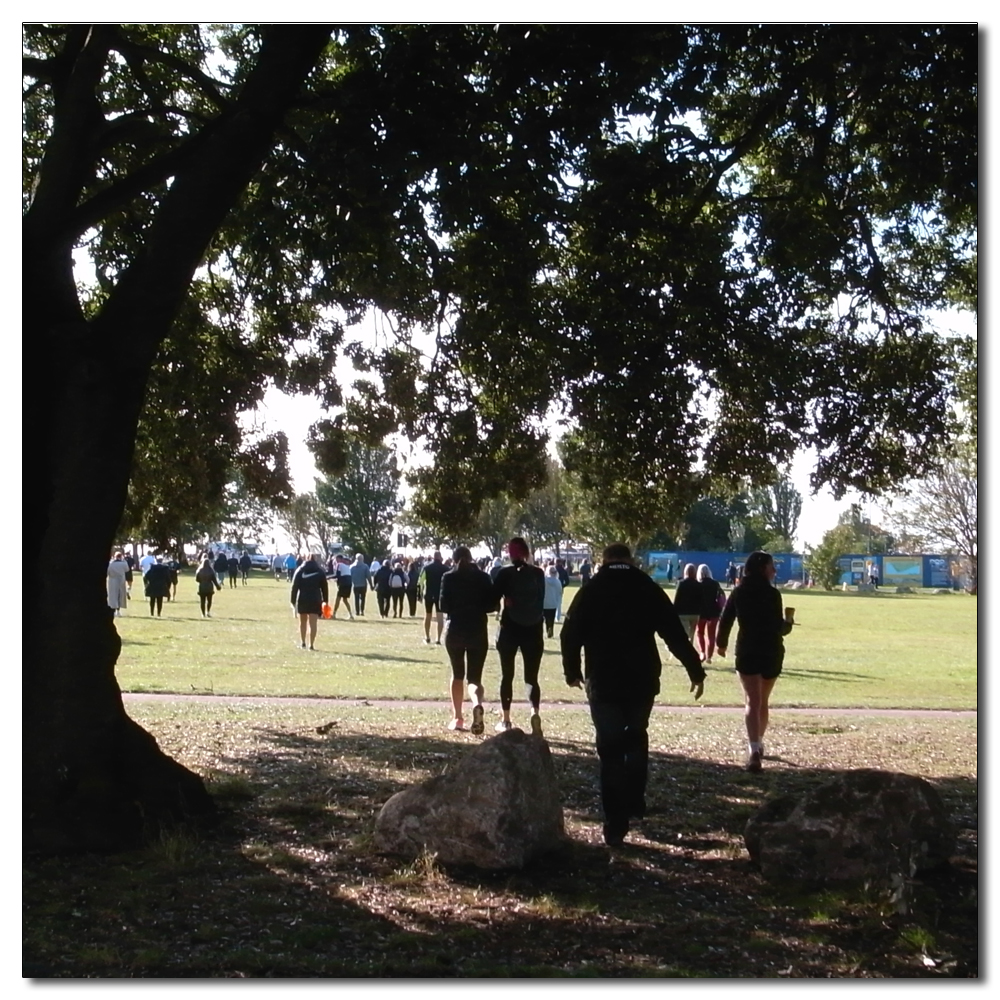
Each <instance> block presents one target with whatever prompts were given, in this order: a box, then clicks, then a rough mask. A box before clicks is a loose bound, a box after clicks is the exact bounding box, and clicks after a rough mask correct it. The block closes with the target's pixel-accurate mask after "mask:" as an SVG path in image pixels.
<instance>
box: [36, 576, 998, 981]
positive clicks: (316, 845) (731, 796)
mask: <svg viewBox="0 0 1000 1000" xmlns="http://www.w3.org/2000/svg"><path fill="white" fill-rule="evenodd" d="M179 589H180V599H179V600H178V601H177V602H176V603H174V604H170V605H167V606H166V607H165V610H164V616H163V617H162V618H159V619H156V618H152V619H151V618H150V617H149V615H148V609H147V608H146V607H145V606H144V605H143V604H142V602H141V601H139V600H137V601H135V602H134V603H133V605H132V607H131V609H130V612H129V614H128V615H127V616H125V617H123V618H122V619H119V620H118V621H117V625H118V628H119V631H120V633H121V635H122V639H123V647H122V654H121V658H120V660H119V663H118V668H117V669H118V678H119V682H120V684H121V686H122V688H123V689H124V690H125V691H131V692H178V693H181V694H187V695H190V694H192V693H195V692H196V693H199V694H208V693H214V694H216V695H222V694H230V695H285V696H291V695H302V696H315V695H321V696H326V697H327V698H328V699H329V700H313V701H310V702H305V703H299V702H295V701H293V700H291V699H289V698H280V697H275V698H269V699H266V700H264V701H262V702H257V701H241V700H229V699H224V698H205V699H193V698H178V699H170V698H165V699H159V698H156V699H142V698H131V697H130V698H128V700H127V710H128V712H129V714H130V715H131V716H132V717H133V718H134V719H136V720H137V721H138V722H139V723H140V724H141V725H143V726H144V727H145V728H146V729H147V730H148V731H149V732H150V733H151V734H152V735H153V736H154V737H155V738H156V740H157V742H158V744H159V745H160V747H161V748H162V749H163V750H164V751H165V752H166V753H168V754H170V755H171V756H172V757H174V758H175V759H176V760H178V761H180V762H181V763H182V764H184V765H185V766H187V767H189V768H191V769H192V770H193V771H195V772H196V773H198V774H199V775H201V776H202V777H203V778H204V779H205V782H206V785H207V787H208V789H209V790H210V791H211V792H212V794H213V796H214V798H215V801H216V802H217V804H218V806H219V820H218V823H217V824H216V825H215V826H210V827H202V828H190V827H181V828H178V829H177V830H175V831H163V832H161V833H160V835H159V836H158V838H157V839H155V840H154V841H153V842H152V843H150V844H149V846H147V847H146V848H144V849H142V850H136V851H131V852H127V853H123V854H119V855H115V856H113V857H102V856H96V855H88V856H84V857H73V858H34V857H29V858H28V859H27V861H26V865H25V872H24V882H23V888H22V900H23V908H24V918H23V956H24V958H23V961H24V969H23V974H24V975H25V976H29V977H66V978H70V977H72V978H81V977H83V978H137V977H142V978H164V977H179V978H214V977H224V978H248V977H253V978H308V977H326V978H338V979H349V978H362V979H364V978H372V977H400V978H428V979H443V978H454V977H462V978H511V977H518V978H541V977H545V978H549V977H574V978H612V977H613V978H623V977H654V978H816V979H828V978H864V979H867V978H975V977H977V976H978V968H979V954H978V948H979V944H978V941H979V924H978V915H979V914H978V906H979V903H978V718H977V716H975V715H971V716H968V715H961V714H958V713H953V712H947V713H938V714H931V713H926V712H923V713H920V712H916V713H913V714H911V715H904V716H872V715H864V714H851V713H848V714H846V715H841V714H837V715H834V714H831V713H830V712H829V711H828V710H829V709H831V708H834V707H838V708H847V709H850V708H852V707H856V708H864V707H897V708H923V709H929V708H937V709H940V708H946V709H959V708H963V709H964V708H974V707H975V705H976V696H977V677H976V647H977V624H976V601H975V600H974V599H972V598H969V597H966V596H964V595H954V596H953V595H948V596H944V595H933V594H914V595H896V594H878V595H871V596H867V595H856V594H843V593H833V594H825V593H815V592H813V593H804V592H801V591H796V592H789V593H788V594H787V595H786V603H789V604H794V606H795V607H796V608H797V609H798V613H797V619H798V620H799V621H801V622H802V626H801V627H800V628H798V629H796V630H795V631H794V632H793V634H792V635H791V636H790V637H789V639H788V640H787V649H788V655H787V657H786V661H785V662H786V668H785V673H784V675H783V677H782V679H781V681H780V682H779V684H778V685H777V688H776V695H777V697H776V698H775V702H776V704H777V705H778V706H786V707H788V706H811V707H812V708H811V709H806V710H803V711H799V712H784V713H783V712H782V711H781V710H780V707H779V710H778V711H776V712H775V713H774V714H773V715H772V717H771V726H770V728H769V730H768V734H767V747H768V760H767V763H766V766H765V768H764V770H763V771H762V772H761V773H759V774H749V773H747V772H746V771H744V770H743V767H742V764H743V760H744V750H745V744H744V736H745V734H744V731H743V724H742V719H741V717H740V715H739V714H738V712H735V711H734V712H712V711H704V712H702V711H699V710H693V711H688V712H669V711H664V712H656V713H654V715H653V718H652V720H651V722H650V775H649V786H648V789H647V796H646V798H647V803H648V805H649V815H648V816H647V818H646V819H645V820H643V821H642V822H641V823H640V824H637V825H636V826H635V827H634V829H633V830H632V831H631V832H630V834H629V838H628V840H627V842H626V844H625V845H624V846H623V847H621V848H616V849H609V848H607V847H605V846H604V844H603V842H602V838H601V807H600V798H599V790H598V784H597V771H598V768H597V759H596V753H595V750H594V743H593V731H592V727H591V723H590V719H589V715H588V713H587V712H585V711H582V710H579V711H578V710H575V709H574V707H573V705H572V704H571V703H573V702H577V703H578V702H581V701H582V694H581V693H580V692H577V691H576V690H574V689H570V688H567V687H566V686H565V684H564V682H563V679H562V671H561V667H560V659H559V654H558V642H557V641H554V642H549V643H548V644H547V649H546V653H545V659H544V661H543V670H542V688H543V719H544V724H545V738H546V741H547V743H548V745H549V748H550V749H551V751H552V754H553V758H554V763H555V771H556V778H557V781H558V782H559V788H560V796H561V799H562V803H563V812H564V817H565V824H566V832H567V834H568V839H567V841H566V845H565V849H564V850H563V851H561V852H560V853H558V854H556V855H552V856H547V857H546V858H545V859H542V860H540V861H538V862H537V863H535V864H533V865H531V866H529V867H528V868H527V869H525V870H524V871H520V872H500V873H497V872H486V871H481V870H472V869H462V868H457V867H445V866H442V865H440V864H438V863H437V861H436V859H435V858H434V857H433V856H429V855H425V856H423V857H420V858H417V859H416V860H407V859H401V858H393V857H388V856H383V855H380V854H379V853H378V852H376V851H375V850H374V847H373V837H372V833H373V825H374V820H375V817H376V815H377V814H378V811H379V810H380V809H381V807H382V805H383V804H384V803H385V801H386V800H387V799H388V798H389V797H390V796H391V795H392V794H393V793H394V792H396V791H398V790H400V789H402V788H405V787H407V786H408V785H410V784H412V783H414V782H418V781H422V780H424V779H426V778H428V777H430V776H432V775H436V774H439V773H441V771H443V770H444V769H445V768H446V767H447V766H448V765H449V764H451V763H452V762H454V761H455V760H457V759H458V758H459V757H460V756H461V755H463V754H465V753H467V752H469V751H470V750H471V749H472V748H473V747H474V746H476V745H477V744H478V743H479V742H480V741H481V740H482V739H483V738H484V737H473V736H472V735H471V734H469V733H455V732H448V731H447V730H446V729H445V728H444V723H445V720H446V719H447V717H448V709H447V707H446V694H445V692H446V689H447V679H448V677H449V671H448V668H447V666H446V657H445V654H444V651H443V649H441V648H440V647H437V646H425V645H423V643H422V638H423V633H422V629H421V627H420V625H419V623H418V621H417V620H414V619H408V618H405V619H402V620H399V621H394V620H389V621H380V620H379V619H378V618H377V616H376V614H375V608H374V601H373V600H369V608H368V610H369V615H368V617H367V618H365V619H361V620H359V621H356V622H346V621H337V622H322V623H321V625H320V635H319V640H318V649H317V651H316V652H315V653H310V652H308V651H303V650H301V649H299V648H298V637H297V630H296V625H297V622H296V620H295V619H294V618H293V616H292V614H291V610H290V608H289V606H288V603H287V598H288V587H287V584H285V583H277V582H275V581H274V580H273V579H270V578H268V577H264V576H261V575H258V576H254V577H253V579H252V581H251V584H250V586H248V587H246V588H243V587H237V588H235V589H230V588H228V587H227V588H226V589H225V590H224V592H223V593H221V594H219V595H218V597H217V601H216V605H215V608H214V609H213V613H214V617H213V618H212V619H209V620H206V619H203V618H202V617H201V615H200V612H199V610H198V605H197V598H196V597H195V596H194V587H193V584H192V581H191V579H190V576H186V577H184V578H183V580H182V582H181V584H180V588H179ZM571 597H572V591H569V592H567V594H566V595H565V598H566V602H567V603H568V601H569V600H570V599H571ZM497 675H498V668H497V664H496V660H495V654H492V656H491V659H490V660H488V661H487V672H486V685H487V692H488V696H489V697H490V699H491V701H492V700H493V699H495V697H496V686H497V679H498V677H497ZM515 695H516V696H520V692H519V691H518V689H517V687H516V686H515ZM334 696H340V697H341V698H347V697H351V698H357V699H362V700H361V701H360V703H354V702H351V701H346V700H336V698H335V697H334ZM555 699H562V700H563V705H561V706H559V707H556V706H554V705H553V704H552V702H553V701H554V700H555ZM421 700H428V701H433V702H438V703H439V704H426V703H420V701H421ZM660 701H661V702H666V703H674V704H685V705H690V704H691V701H690V695H689V694H688V690H687V683H686V679H685V675H684V674H683V671H681V669H680V668H679V667H678V666H677V664H676V663H672V662H670V661H666V662H665V664H664V683H663V692H662V694H661V697H660ZM705 701H706V702H707V703H708V705H715V706H726V705H728V706H736V705H738V704H739V701H740V699H739V691H738V685H737V682H736V680H735V678H734V677H733V676H732V674H731V670H730V668H729V667H728V665H725V664H719V665H717V666H715V667H714V669H711V673H710V677H709V682H708V685H707V687H706V691H705ZM546 702H547V703H548V705H549V707H548V708H546V707H545V703H546ZM495 707H496V706H495V703H494V704H491V706H490V709H491V711H492V710H495ZM513 716H514V721H515V725H517V724H519V723H520V724H522V725H523V724H524V721H525V719H524V711H523V705H518V704H515V708H514V713H513ZM491 735H492V731H491V730H488V731H487V734H486V737H485V738H489V736H491ZM865 767H874V768H881V769H888V770H897V771H904V772H906V773H909V774H914V775H918V776H920V777H922V778H925V779H927V780H928V781H930V782H932V783H933V784H934V785H935V787H936V788H937V789H938V791H939V792H940V793H941V795H942V796H943V798H944V800H945V803H946V806H947V807H948V810H949V814H950V815H951V817H952V820H953V822H954V824H955V828H956V833H957V842H956V850H955V855H954V856H953V858H952V863H951V865H950V866H948V868H947V869H946V870H945V871H943V872H942V873H939V874H935V875H933V876H927V877H924V878H919V879H908V880H906V879H904V881H903V882H902V883H901V885H900V886H899V887H897V888H896V889H891V888H889V887H886V886H875V885H865V886H860V887H857V886H855V887H846V888H841V887H837V888H833V887H827V888H823V889H808V888H804V887H795V886H792V885H780V884H774V883H768V882H766V881H765V880H764V879H763V878H762V877H761V875H760V873H759V872H758V871H757V870H756V869H755V868H754V867H753V866H752V865H751V863H750V862H749V859H748V857H747V854H746V850H745V846H744V843H743V836H742V834H743V829H744V827H745V825H746V822H747V819H748V818H749V817H750V816H751V815H753V813H754V812H755V811H756V810H757V809H758V808H759V807H760V806H761V805H762V804H763V803H764V802H765V801H766V800H767V799H768V798H769V797H770V796H773V795H780V794H784V793H792V794H799V793H802V792H803V791H805V790H806V789H808V788H811V787H814V786H815V785H816V784H818V783H820V782H822V781H824V780H826V779H828V778H829V777H830V776H831V775H834V774H837V773H840V772H843V771H845V770H849V769H853V768H865Z"/></svg>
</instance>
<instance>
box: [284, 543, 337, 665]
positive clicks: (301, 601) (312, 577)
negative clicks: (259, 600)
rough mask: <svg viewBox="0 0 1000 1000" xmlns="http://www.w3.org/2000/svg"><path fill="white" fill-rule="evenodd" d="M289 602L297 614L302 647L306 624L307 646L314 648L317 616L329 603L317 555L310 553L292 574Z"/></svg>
mask: <svg viewBox="0 0 1000 1000" xmlns="http://www.w3.org/2000/svg"><path fill="white" fill-rule="evenodd" d="M291 602H292V606H293V607H294V608H295V610H296V612H297V613H298V616H299V638H300V640H301V645H302V648H303V649H305V648H306V625H308V626H309V648H310V649H315V648H316V626H317V623H318V622H319V616H320V615H321V614H322V613H323V605H324V604H329V603H330V588H329V586H328V585H327V582H326V570H325V569H324V568H323V566H322V565H321V564H320V561H319V556H318V555H314V554H313V553H310V554H309V558H308V559H307V560H306V561H305V562H304V563H302V565H301V566H299V568H298V569H297V570H296V571H295V573H294V575H293V576H292V593H291Z"/></svg>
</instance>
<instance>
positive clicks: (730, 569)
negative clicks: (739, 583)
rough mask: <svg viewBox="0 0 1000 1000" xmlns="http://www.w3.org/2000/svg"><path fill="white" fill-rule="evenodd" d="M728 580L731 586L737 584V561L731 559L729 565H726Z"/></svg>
mask: <svg viewBox="0 0 1000 1000" xmlns="http://www.w3.org/2000/svg"><path fill="white" fill-rule="evenodd" d="M726 582H727V583H728V584H729V586H730V587H735V586H736V563H734V562H733V561H732V559H730V560H729V565H728V566H727V567H726Z"/></svg>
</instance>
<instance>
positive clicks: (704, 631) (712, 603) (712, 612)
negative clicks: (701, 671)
mask: <svg viewBox="0 0 1000 1000" xmlns="http://www.w3.org/2000/svg"><path fill="white" fill-rule="evenodd" d="M698 586H699V587H700V588H701V608H700V610H699V612H698V626H697V628H698V631H697V636H696V641H695V648H696V649H698V650H699V651H700V652H701V660H702V662H703V663H711V662H712V654H713V653H714V652H715V633H716V631H717V630H718V628H719V615H721V614H722V607H723V605H724V604H725V603H726V598H725V595H724V594H723V593H722V587H721V586H720V585H719V581H718V580H714V579H713V578H712V571H711V570H710V569H709V568H708V566H707V565H706V564H705V563H702V564H701V565H700V566H699V567H698Z"/></svg>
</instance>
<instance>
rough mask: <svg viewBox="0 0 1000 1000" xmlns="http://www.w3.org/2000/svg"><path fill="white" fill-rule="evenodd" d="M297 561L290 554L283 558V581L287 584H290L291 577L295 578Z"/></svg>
mask: <svg viewBox="0 0 1000 1000" xmlns="http://www.w3.org/2000/svg"><path fill="white" fill-rule="evenodd" d="M298 565H299V561H298V560H297V559H296V558H295V556H294V555H292V553H291V552H289V553H288V555H287V556H285V579H286V580H288V582H289V583H291V582H292V577H293V576H295V570H296V569H297V568H298Z"/></svg>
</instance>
